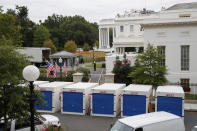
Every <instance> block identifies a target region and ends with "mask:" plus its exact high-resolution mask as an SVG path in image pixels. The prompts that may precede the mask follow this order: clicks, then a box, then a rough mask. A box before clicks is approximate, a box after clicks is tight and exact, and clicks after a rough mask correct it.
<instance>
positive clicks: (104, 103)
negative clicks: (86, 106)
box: [92, 93, 114, 115]
mask: <svg viewBox="0 0 197 131" xmlns="http://www.w3.org/2000/svg"><path fill="white" fill-rule="evenodd" d="M92 104H93V105H92V112H93V114H105V115H113V114H114V95H113V94H98V93H93V95H92Z"/></svg>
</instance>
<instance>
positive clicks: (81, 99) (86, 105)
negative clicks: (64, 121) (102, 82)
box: [61, 82, 98, 115]
mask: <svg viewBox="0 0 197 131" xmlns="http://www.w3.org/2000/svg"><path fill="white" fill-rule="evenodd" d="M96 86H98V83H83V82H79V83H76V84H72V85H69V86H66V87H64V88H63V89H62V101H61V112H62V113H64V114H78V115H85V114H86V113H88V111H89V110H90V99H89V96H90V91H91V89H92V88H93V87H96Z"/></svg>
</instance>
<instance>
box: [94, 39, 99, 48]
mask: <svg viewBox="0 0 197 131" xmlns="http://www.w3.org/2000/svg"><path fill="white" fill-rule="evenodd" d="M94 47H96V48H97V49H98V48H99V41H98V40H96V41H95V42H94Z"/></svg>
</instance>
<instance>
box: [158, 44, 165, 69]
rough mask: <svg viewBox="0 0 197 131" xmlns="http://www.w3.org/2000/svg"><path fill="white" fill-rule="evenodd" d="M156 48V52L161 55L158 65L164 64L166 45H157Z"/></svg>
mask: <svg viewBox="0 0 197 131" xmlns="http://www.w3.org/2000/svg"><path fill="white" fill-rule="evenodd" d="M157 49H158V54H160V55H162V56H163V58H162V60H161V62H160V65H161V66H165V65H166V64H165V61H166V59H165V54H166V52H165V50H166V47H165V46H158V47H157Z"/></svg>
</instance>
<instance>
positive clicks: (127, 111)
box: [121, 84, 152, 117]
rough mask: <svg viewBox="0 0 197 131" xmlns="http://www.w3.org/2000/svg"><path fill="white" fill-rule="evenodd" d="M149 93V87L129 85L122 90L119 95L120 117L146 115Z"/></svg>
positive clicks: (150, 91)
mask: <svg viewBox="0 0 197 131" xmlns="http://www.w3.org/2000/svg"><path fill="white" fill-rule="evenodd" d="M151 93H152V86H151V85H135V84H131V85H129V86H127V87H126V88H124V89H123V91H122V95H121V116H122V117H125V116H133V115H139V114H144V113H148V105H149V102H150V96H151Z"/></svg>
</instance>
